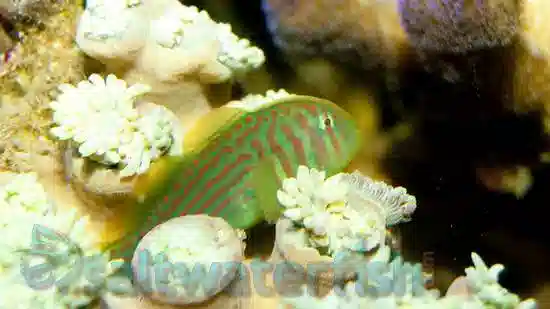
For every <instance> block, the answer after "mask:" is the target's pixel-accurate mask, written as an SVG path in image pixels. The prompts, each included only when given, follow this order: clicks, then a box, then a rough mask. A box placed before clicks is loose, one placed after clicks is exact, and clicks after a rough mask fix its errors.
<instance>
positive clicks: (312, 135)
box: [298, 114, 327, 165]
mask: <svg viewBox="0 0 550 309" xmlns="http://www.w3.org/2000/svg"><path fill="white" fill-rule="evenodd" d="M298 120H299V123H300V127H301V128H302V130H304V131H306V136H307V137H308V138H309V139H310V140H311V141H312V148H313V149H312V150H313V151H315V156H317V157H318V158H319V162H317V163H319V164H320V165H322V164H326V163H327V149H326V145H325V142H324V141H323V139H322V138H321V136H320V135H319V132H318V131H316V130H314V129H313V128H312V127H311V125H310V124H309V121H308V118H307V117H306V116H305V115H303V114H299V115H298Z"/></svg>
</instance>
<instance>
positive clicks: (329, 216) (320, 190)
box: [277, 166, 385, 254]
mask: <svg viewBox="0 0 550 309" xmlns="http://www.w3.org/2000/svg"><path fill="white" fill-rule="evenodd" d="M347 179H348V178H346V176H345V174H336V175H334V176H331V177H329V178H326V174H325V172H322V171H318V170H316V169H309V168H307V167H305V166H300V167H299V168H298V173H297V176H296V178H294V177H290V178H287V179H285V180H284V181H283V185H282V189H281V190H279V191H278V192H277V198H278V200H279V203H280V204H281V205H282V206H283V207H284V208H285V210H284V211H283V216H285V217H287V218H289V219H291V220H293V221H294V222H295V223H296V224H298V225H302V226H303V227H304V228H306V229H307V230H308V231H309V238H310V241H311V244H312V245H313V246H315V247H327V248H328V250H329V252H330V253H332V254H335V253H337V252H341V251H345V250H351V251H359V252H365V251H370V250H372V249H374V248H375V247H377V246H378V245H380V244H383V242H384V240H385V237H384V236H385V217H384V216H383V215H380V213H379V212H371V211H370V210H371V209H367V208H365V207H363V203H364V200H358V199H351V198H350V193H351V190H352V189H354V188H353V187H352V184H351V183H350V182H349V181H346V180H347Z"/></svg>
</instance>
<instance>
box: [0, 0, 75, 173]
mask: <svg viewBox="0 0 550 309" xmlns="http://www.w3.org/2000/svg"><path fill="white" fill-rule="evenodd" d="M41 3H45V4H47V5H48V7H49V9H51V10H52V12H54V14H52V15H51V16H43V18H42V19H41V20H40V24H39V25H36V24H31V25H30V26H26V27H24V28H23V29H22V31H21V35H22V36H23V37H24V40H22V42H21V43H20V44H18V46H16V47H15V48H14V50H13V51H12V52H11V56H10V59H9V61H8V62H7V63H5V64H4V65H3V66H2V67H1V68H0V69H1V70H2V71H1V72H0V92H1V93H2V94H3V96H2V98H1V99H0V100H1V103H2V105H1V107H0V151H1V153H0V168H3V169H8V170H13V171H29V170H30V169H31V168H32V162H30V161H29V157H28V156H27V155H25V154H28V153H33V151H34V149H29V148H27V147H25V146H22V145H20V144H18V143H16V142H15V141H16V140H17V139H18V138H21V139H26V140H29V139H34V138H37V137H39V136H41V135H42V136H47V129H48V127H49V125H50V123H51V118H50V117H49V114H48V111H47V110H48V103H49V102H50V101H51V99H52V95H53V94H54V93H55V88H56V87H57V86H58V85H59V84H62V83H72V82H76V81H78V80H80V79H81V78H82V76H83V74H82V72H83V63H82V61H81V60H82V58H81V54H80V53H79V51H78V50H77V49H76V48H75V47H74V35H75V29H76V21H77V17H78V16H79V13H80V12H81V7H80V6H79V5H78V4H79V3H80V2H79V1H77V0H69V1H53V0H52V1H41ZM44 46H48V48H44ZM29 144H36V143H29ZM21 154H24V155H21Z"/></svg>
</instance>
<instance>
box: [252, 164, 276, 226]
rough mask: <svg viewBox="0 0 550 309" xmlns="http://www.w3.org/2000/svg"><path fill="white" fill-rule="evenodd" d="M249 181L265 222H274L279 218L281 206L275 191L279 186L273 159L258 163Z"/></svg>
mask: <svg viewBox="0 0 550 309" xmlns="http://www.w3.org/2000/svg"><path fill="white" fill-rule="evenodd" d="M251 180H252V187H253V189H254V191H255V194H256V197H257V199H258V204H259V207H260V209H261V211H262V212H263V215H264V219H265V221H267V222H268V223H274V222H276V221H277V220H278V219H279V217H280V216H281V206H280V205H279V201H278V200H277V190H279V187H280V186H279V178H278V176H277V173H276V170H275V161H274V159H273V157H267V158H265V159H263V160H262V161H261V162H260V163H258V165H257V166H256V167H255V168H254V170H253V173H252V178H251Z"/></svg>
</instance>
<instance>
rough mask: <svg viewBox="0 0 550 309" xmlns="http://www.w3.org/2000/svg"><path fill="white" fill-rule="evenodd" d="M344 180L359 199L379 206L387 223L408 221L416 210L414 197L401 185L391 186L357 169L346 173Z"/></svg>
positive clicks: (393, 223)
mask: <svg viewBox="0 0 550 309" xmlns="http://www.w3.org/2000/svg"><path fill="white" fill-rule="evenodd" d="M344 181H345V182H347V183H349V184H350V186H351V188H352V190H353V191H354V192H355V193H357V196H358V197H359V198H360V199H363V200H364V201H367V202H368V201H370V202H371V203H372V204H373V205H378V206H379V207H380V209H381V210H382V212H383V213H384V216H385V219H386V224H387V225H395V224H398V223H401V222H407V221H410V217H411V215H412V214H413V213H414V211H415V210H416V198H415V197H414V196H412V195H410V194H408V193H407V189H405V188H403V187H392V186H390V185H388V184H386V183H385V182H383V181H375V180H373V179H371V178H369V177H366V176H364V175H362V174H361V173H359V172H358V171H355V172H353V173H351V174H346V175H345V179H344Z"/></svg>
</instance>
